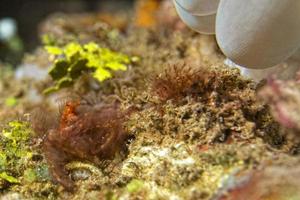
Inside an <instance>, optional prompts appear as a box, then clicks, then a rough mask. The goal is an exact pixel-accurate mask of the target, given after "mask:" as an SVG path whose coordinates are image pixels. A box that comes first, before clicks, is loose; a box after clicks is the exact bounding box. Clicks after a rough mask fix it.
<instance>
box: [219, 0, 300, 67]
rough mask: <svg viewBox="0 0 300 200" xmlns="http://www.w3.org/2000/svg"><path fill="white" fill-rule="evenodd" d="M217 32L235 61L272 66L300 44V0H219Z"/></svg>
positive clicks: (220, 42) (248, 64)
mask: <svg viewBox="0 0 300 200" xmlns="http://www.w3.org/2000/svg"><path fill="white" fill-rule="evenodd" d="M216 36H217V41H218V44H219V46H220V48H221V50H222V51H223V53H224V54H225V55H226V56H227V57H228V58H229V59H231V60H232V61H234V62H235V63H237V64H239V65H242V66H245V67H249V68H257V69H261V68H267V67H271V66H274V65H276V64H278V63H281V62H282V61H284V60H285V59H287V58H288V57H290V56H291V55H292V54H293V53H295V52H296V51H297V49H298V48H299V46H300V45H299V44H300V1H299V0H247V1H243V0H221V1H220V5H219V8H218V12H217V20H216Z"/></svg>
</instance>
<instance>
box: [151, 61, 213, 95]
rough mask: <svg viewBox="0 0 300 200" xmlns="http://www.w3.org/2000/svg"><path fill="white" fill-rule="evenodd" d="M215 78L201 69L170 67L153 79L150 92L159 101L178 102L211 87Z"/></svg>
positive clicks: (184, 66)
mask: <svg viewBox="0 0 300 200" xmlns="http://www.w3.org/2000/svg"><path fill="white" fill-rule="evenodd" d="M215 78H216V76H215V75H214V73H213V72H208V71H207V70H204V69H203V68H199V69H193V68H191V67H188V66H186V65H172V66H169V67H168V68H167V69H166V70H165V71H164V72H163V73H162V74H159V75H157V76H156V77H155V78H154V80H153V83H152V88H151V90H152V93H154V94H155V95H156V96H158V97H159V99H160V100H161V101H167V100H170V99H172V100H178V99H180V98H182V97H185V96H188V95H192V96H195V95H199V93H203V92H204V91H205V90H206V89H207V88H208V87H213V85H214V84H213V83H214V82H215Z"/></svg>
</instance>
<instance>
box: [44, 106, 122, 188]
mask: <svg viewBox="0 0 300 200" xmlns="http://www.w3.org/2000/svg"><path fill="white" fill-rule="evenodd" d="M118 107H119V106H118V105H117V104H114V105H101V104H97V105H93V106H91V105H87V104H84V103H83V102H78V101H69V102H67V103H66V105H65V107H64V110H63V111H62V114H61V116H60V124H59V126H58V127H56V128H55V129H51V130H50V131H49V132H48V134H47V136H46V139H45V140H44V144H43V149H44V152H45V155H46V158H47V161H48V163H49V165H50V170H51V172H52V175H53V177H54V179H55V180H56V181H57V182H59V183H60V184H62V185H63V186H64V187H65V188H66V189H68V190H72V189H74V187H73V186H74V183H73V181H72V180H71V179H70V178H69V177H68V172H67V171H66V169H65V165H66V164H67V163H68V162H70V161H72V160H74V159H80V160H87V161H90V162H93V163H95V164H101V161H102V160H107V159H113V158H114V156H115V154H116V153H117V152H120V151H121V150H122V149H123V148H124V147H125V139H126V133H125V132H124V130H123V125H122V120H123V119H122V113H121V112H120V111H119V108H118Z"/></svg>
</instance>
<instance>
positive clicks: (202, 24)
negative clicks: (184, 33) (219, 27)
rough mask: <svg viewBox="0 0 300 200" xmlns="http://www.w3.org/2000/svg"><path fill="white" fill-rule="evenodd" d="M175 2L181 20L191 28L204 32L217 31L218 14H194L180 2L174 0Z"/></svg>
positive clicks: (212, 32) (211, 32)
mask: <svg viewBox="0 0 300 200" xmlns="http://www.w3.org/2000/svg"><path fill="white" fill-rule="evenodd" d="M174 4H175V8H176V10H177V13H178V15H179V17H180V18H181V20H182V21H183V22H184V23H185V24H186V25H188V26H189V27H190V28H191V29H193V30H195V31H197V32H199V33H203V34H214V33H215V21H216V14H212V15H206V16H197V15H192V14H191V13H189V12H188V11H187V10H185V9H184V8H183V7H182V6H181V5H180V4H178V3H177V2H176V0H174Z"/></svg>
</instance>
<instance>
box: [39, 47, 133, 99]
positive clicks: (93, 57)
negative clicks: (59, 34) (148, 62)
mask: <svg viewBox="0 0 300 200" xmlns="http://www.w3.org/2000/svg"><path fill="white" fill-rule="evenodd" d="M45 48H46V50H47V51H48V53H49V54H50V55H52V56H56V59H55V61H54V65H53V67H52V68H51V69H50V71H49V75H50V76H51V77H52V79H53V80H54V81H55V86H53V87H50V88H48V89H46V90H45V91H44V92H45V93H46V94H47V93H51V92H54V91H57V90H59V89H61V88H63V87H68V86H70V85H72V84H73V83H74V81H75V80H76V79H77V78H79V77H80V76H81V75H82V74H83V73H85V72H89V71H91V72H92V76H93V77H94V78H95V79H96V80H98V81H100V82H102V81H104V80H106V79H109V78H111V77H112V72H111V71H118V70H121V71H125V70H127V65H128V64H130V62H131V61H132V58H130V57H129V56H127V55H124V54H121V53H116V52H113V51H111V50H109V49H107V48H101V47H99V46H98V45H97V44H96V43H93V42H90V43H88V44H85V45H83V46H82V45H80V44H78V43H75V42H72V43H69V44H67V45H66V46H64V47H63V48H59V47H56V46H51V45H50V46H46V47H45Z"/></svg>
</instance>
